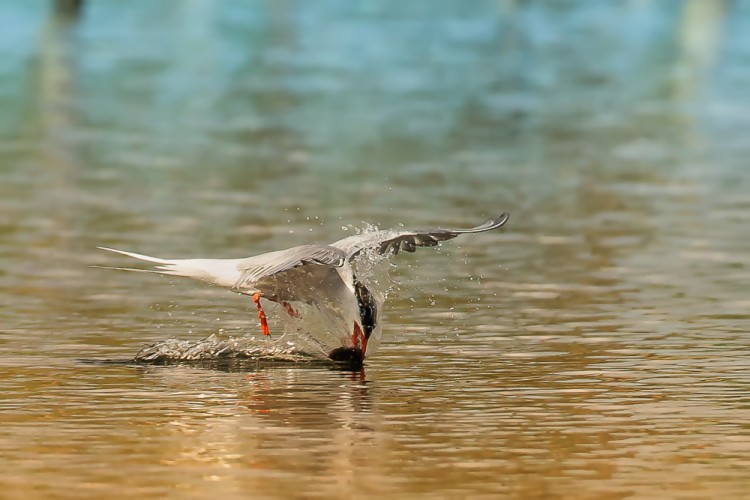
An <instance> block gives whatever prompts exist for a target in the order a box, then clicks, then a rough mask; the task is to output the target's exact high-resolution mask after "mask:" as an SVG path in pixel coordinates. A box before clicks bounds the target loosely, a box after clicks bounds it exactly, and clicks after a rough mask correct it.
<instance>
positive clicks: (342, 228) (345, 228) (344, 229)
mask: <svg viewBox="0 0 750 500" xmlns="http://www.w3.org/2000/svg"><path fill="white" fill-rule="evenodd" d="M341 230H342V231H348V230H349V228H348V227H346V226H341Z"/></svg>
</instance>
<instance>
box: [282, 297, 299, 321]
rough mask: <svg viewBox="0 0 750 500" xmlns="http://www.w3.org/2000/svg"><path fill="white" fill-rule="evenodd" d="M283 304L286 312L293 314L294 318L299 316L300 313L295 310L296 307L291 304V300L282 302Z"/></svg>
mask: <svg viewBox="0 0 750 500" xmlns="http://www.w3.org/2000/svg"><path fill="white" fill-rule="evenodd" d="M281 305H282V306H283V307H284V310H285V311H286V313H287V314H288V315H289V316H291V317H292V318H299V313H298V312H297V311H295V310H294V308H293V307H292V306H291V305H290V304H289V302H286V301H284V302H282V303H281Z"/></svg>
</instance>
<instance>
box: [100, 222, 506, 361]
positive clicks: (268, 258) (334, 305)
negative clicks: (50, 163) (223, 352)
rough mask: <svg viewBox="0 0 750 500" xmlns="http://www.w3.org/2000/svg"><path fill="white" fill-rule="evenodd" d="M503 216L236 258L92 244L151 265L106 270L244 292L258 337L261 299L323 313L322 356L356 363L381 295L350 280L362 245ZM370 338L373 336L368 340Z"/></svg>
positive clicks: (410, 242) (400, 241) (427, 235)
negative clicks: (332, 341) (334, 342)
mask: <svg viewBox="0 0 750 500" xmlns="http://www.w3.org/2000/svg"><path fill="white" fill-rule="evenodd" d="M507 220H508V214H505V213H504V214H502V215H500V216H499V217H497V218H492V219H489V220H487V221H486V222H485V223H483V224H480V225H479V226H476V227H473V228H470V229H424V230H413V231H394V230H384V231H374V232H370V233H362V234H357V235H354V236H350V237H348V238H344V239H342V240H339V241H336V242H334V243H331V244H330V245H319V244H311V245H301V246H296V247H292V248H288V249H286V250H278V251H275V252H268V253H264V254H260V255H255V256H253V257H247V258H244V259H161V258H157V257H151V256H148V255H143V254H139V253H135V252H127V251H124V250H116V249H113V248H107V247H99V248H100V249H102V250H106V251H109V252H114V253H118V254H122V255H126V256H128V257H132V258H135V259H138V260H142V261H145V262H149V263H151V264H154V265H155V267H154V268H153V269H134V268H120V267H117V268H110V269H118V270H124V271H139V272H151V273H157V274H165V275H169V276H183V277H188V278H194V279H197V280H201V281H205V282H207V283H211V284H213V285H217V286H221V287H225V288H229V289H231V290H233V291H235V292H237V293H241V294H245V295H250V296H251V297H253V301H254V302H255V304H256V306H257V308H258V317H259V319H260V323H261V327H262V329H263V333H264V334H266V335H268V334H269V330H268V323H267V317H266V313H265V310H264V308H263V304H262V302H261V299H265V300H268V301H271V302H275V303H278V304H281V305H282V306H283V307H284V310H285V311H286V313H287V314H288V315H289V316H290V317H291V318H295V319H300V318H299V316H300V314H299V312H298V311H296V310H295V309H294V308H293V307H292V305H291V304H292V303H294V304H301V305H302V307H305V306H308V307H312V308H315V310H316V311H317V312H318V313H319V315H320V316H321V317H322V318H323V319H322V321H320V322H319V325H318V326H319V327H320V328H322V329H323V331H322V332H319V333H320V334H322V335H326V336H328V337H332V338H336V339H339V343H340V344H341V345H339V346H338V347H336V348H335V349H333V350H331V351H330V352H328V356H329V357H330V358H332V359H337V358H338V357H350V356H354V357H357V356H359V357H360V358H361V359H360V361H361V360H362V359H364V357H365V355H366V354H367V353H370V354H371V353H372V351H373V350H374V347H376V345H373V344H377V343H378V342H379V339H380V336H381V332H382V325H381V323H380V315H381V311H382V305H383V299H382V298H381V297H379V296H378V295H377V294H375V293H373V292H372V290H370V289H369V288H368V287H367V286H366V285H365V284H364V283H363V282H362V281H361V280H360V279H359V278H358V276H357V274H356V272H355V269H354V268H353V266H352V263H353V262H354V261H356V260H357V258H358V257H359V256H360V254H361V253H362V252H363V251H366V250H369V249H372V250H373V251H375V252H377V253H378V254H381V255H386V254H397V253H398V252H399V251H400V250H404V251H407V252H414V251H415V249H416V248H417V247H420V246H435V245H438V244H439V242H441V241H444V240H448V239H451V238H455V237H456V236H458V235H460V234H464V233H479V232H484V231H489V230H491V229H496V228H498V227H500V226H502V225H503V224H505V222H506V221H507ZM304 319H305V318H302V320H304ZM313 338H315V336H313ZM370 339H372V340H373V341H375V342H373V343H370ZM326 340H328V339H326ZM318 343H319V344H320V345H321V346H323V345H327V344H328V342H327V341H322V340H318ZM368 344H369V345H370V349H369V351H368Z"/></svg>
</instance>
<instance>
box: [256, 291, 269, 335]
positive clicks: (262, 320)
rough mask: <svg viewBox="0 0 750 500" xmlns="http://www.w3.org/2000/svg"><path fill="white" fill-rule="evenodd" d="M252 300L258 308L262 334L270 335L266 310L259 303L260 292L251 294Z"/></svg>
mask: <svg viewBox="0 0 750 500" xmlns="http://www.w3.org/2000/svg"><path fill="white" fill-rule="evenodd" d="M253 302H255V306H256V307H257V308H258V319H259V320H260V329H261V330H263V335H271V333H270V332H269V331H268V318H267V317H266V312H265V311H264V310H263V307H262V306H261V305H260V293H254V294H253Z"/></svg>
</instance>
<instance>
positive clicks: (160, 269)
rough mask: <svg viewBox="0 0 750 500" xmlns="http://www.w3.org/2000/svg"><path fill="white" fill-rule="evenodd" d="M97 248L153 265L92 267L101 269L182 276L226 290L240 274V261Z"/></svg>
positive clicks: (231, 286)
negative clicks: (162, 257) (159, 255)
mask: <svg viewBox="0 0 750 500" xmlns="http://www.w3.org/2000/svg"><path fill="white" fill-rule="evenodd" d="M97 248H98V249H100V250H105V251H107V252H114V253H119V254H121V255H126V256H128V257H132V258H134V259H138V260H142V261H145V262H150V263H152V264H154V265H155V268H154V269H138V268H131V267H109V266H92V267H98V268H101V269H114V270H117V271H131V272H140V273H155V274H164V275H168V276H182V277H185V278H193V279H197V280H200V281H205V282H208V283H211V284H214V285H219V286H224V287H228V288H233V287H234V285H235V283H236V282H237V280H238V279H239V277H240V274H241V273H240V271H239V269H238V267H237V264H238V262H239V260H240V259H160V258H158V257H151V256H149V255H143V254H140V253H135V252H126V251H125V250H117V249H114V248H108V247H97Z"/></svg>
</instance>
